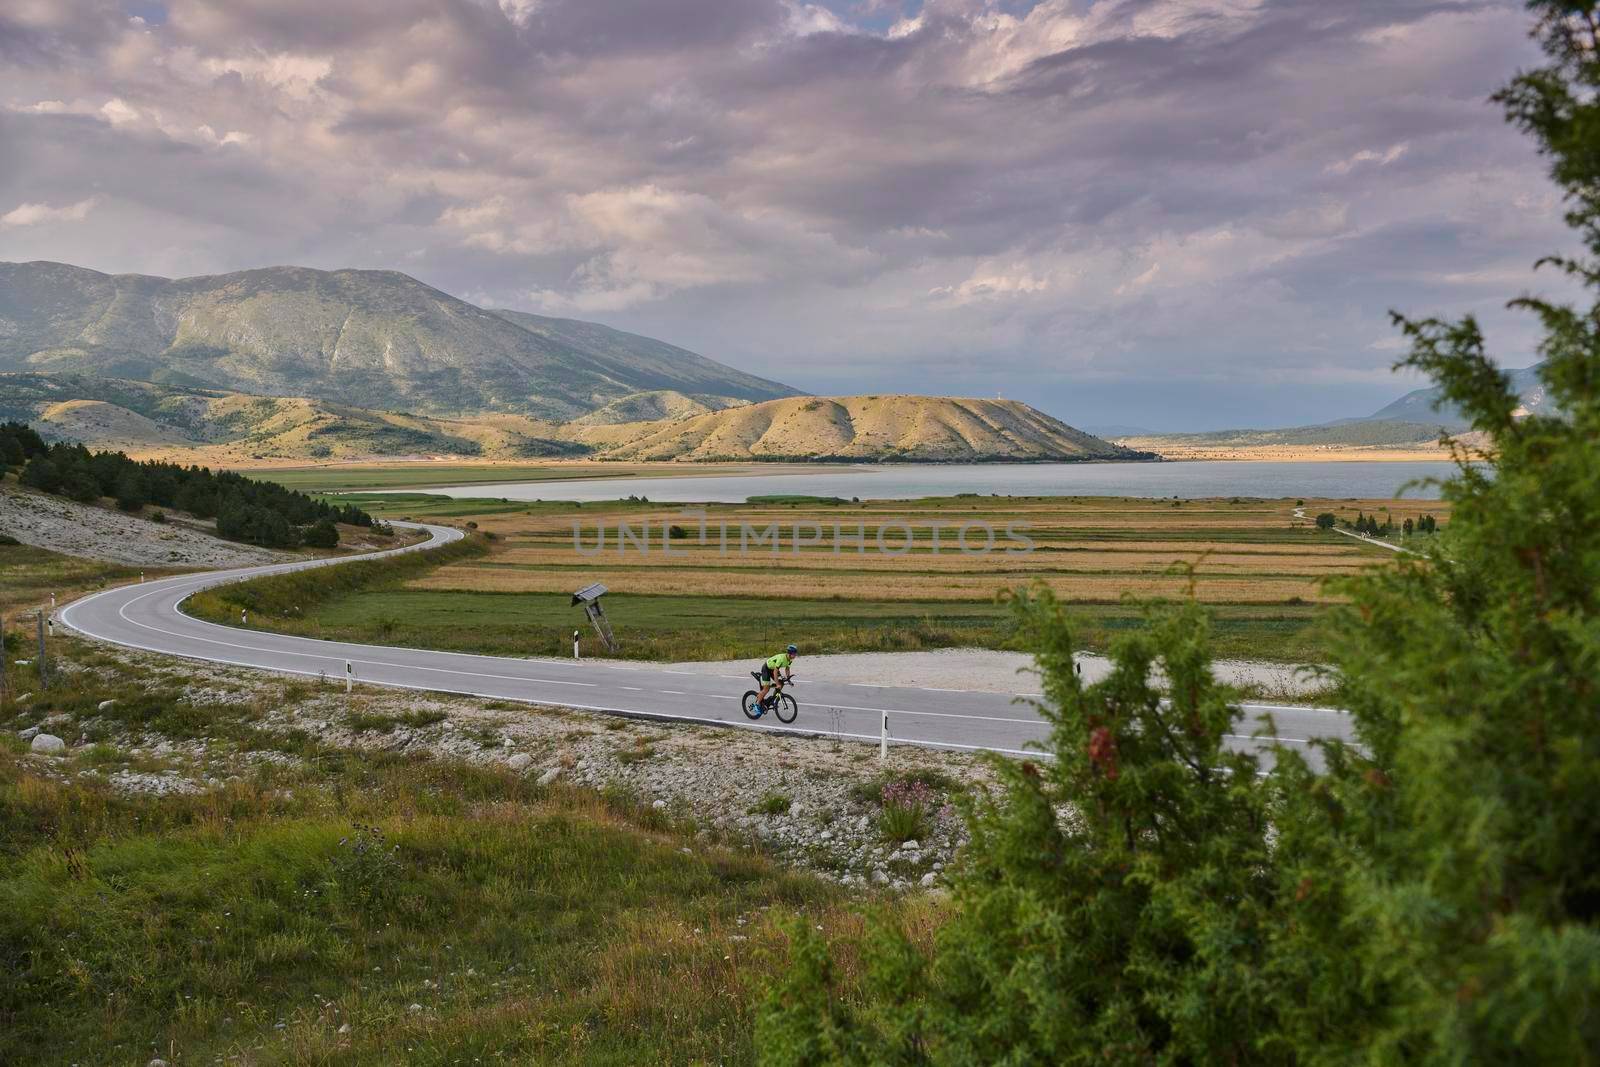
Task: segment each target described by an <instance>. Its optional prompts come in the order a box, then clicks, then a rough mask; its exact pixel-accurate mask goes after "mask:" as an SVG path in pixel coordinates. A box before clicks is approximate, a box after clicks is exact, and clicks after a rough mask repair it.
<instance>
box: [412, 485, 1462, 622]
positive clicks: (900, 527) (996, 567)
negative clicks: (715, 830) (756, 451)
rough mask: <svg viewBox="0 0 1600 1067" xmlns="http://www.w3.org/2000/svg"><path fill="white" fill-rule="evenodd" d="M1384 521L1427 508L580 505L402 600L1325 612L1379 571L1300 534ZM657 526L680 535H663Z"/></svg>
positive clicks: (498, 539)
mask: <svg viewBox="0 0 1600 1067" xmlns="http://www.w3.org/2000/svg"><path fill="white" fill-rule="evenodd" d="M1384 509H1387V511H1388V514H1391V515H1393V516H1394V517H1395V521H1396V522H1399V521H1402V520H1403V519H1404V518H1405V517H1408V516H1411V517H1416V516H1420V515H1421V514H1424V513H1432V514H1435V515H1441V516H1442V514H1443V508H1442V507H1441V506H1440V505H1438V504H1437V503H1420V502H1414V501H1405V502H1397V501H1373V500H1368V501H1355V502H1349V501H1340V502H1338V503H1337V504H1334V503H1332V502H1322V501H1308V502H1307V503H1306V505H1305V507H1304V509H1303V510H1304V512H1305V515H1304V517H1297V516H1296V515H1295V511H1296V506H1295V503H1294V502H1292V501H1255V500H1252V501H1241V502H1240V503H1237V504H1235V503H1232V502H1229V501H1199V502H1185V503H1184V504H1183V505H1181V506H1173V505H1172V504H1171V503H1170V502H1160V501H1141V500H1104V499H1093V498H1082V499H1071V498H1068V499H1059V498H1058V499H1045V500H1039V499H1034V500H1017V501H1013V500H1005V501H999V500H995V499H976V500H974V499H969V498H955V499H949V500H939V501H911V502H905V503H903V504H902V503H898V502H894V503H885V502H873V503H869V504H864V505H863V504H843V505H813V504H798V505H784V504H776V505H712V506H711V507H710V508H709V509H707V513H706V515H705V519H704V530H703V531H702V525H701V519H700V517H699V516H698V515H686V514H685V512H684V511H683V510H682V509H681V508H678V507H673V506H657V507H643V508H641V507H637V506H631V507H630V506H623V505H604V504H600V505H596V504H590V505H586V506H585V507H583V508H581V509H576V508H574V509H571V510H547V509H541V510H537V511H534V510H532V509H530V511H529V512H528V513H517V512H515V511H512V512H507V513H500V514H494V515H485V516H482V517H480V518H478V519H477V520H476V521H478V523H479V526H480V528H481V529H482V530H484V531H486V532H488V533H492V534H494V535H495V537H494V540H493V542H492V544H493V548H492V550H491V552H490V554H489V555H488V556H487V557H486V558H483V559H479V560H474V561H470V562H463V563H457V564H452V565H450V566H446V567H442V568H440V569H438V570H436V571H434V572H432V573H430V574H427V575H425V576H423V577H419V578H417V579H415V580H414V581H412V582H411V583H409V585H408V588H413V589H419V590H433V591H440V590H457V591H481V592H494V593H515V592H529V593H557V592H563V591H570V590H571V589H572V588H574V587H575V586H576V585H577V584H582V582H583V581H602V582H604V583H605V584H606V585H607V586H608V587H610V588H611V589H612V590H614V591H616V592H618V593H631V594H643V595H669V596H719V597H729V596H731V597H762V596H769V595H803V596H805V597H808V598H821V599H833V600H873V601H928V600H953V601H983V600H990V599H992V598H993V597H994V595H995V593H996V592H997V591H998V590H999V589H1001V588H1006V587H1015V586H1019V585H1027V584H1030V583H1033V582H1042V583H1043V584H1045V585H1047V586H1049V587H1050V588H1051V589H1053V590H1054V591H1055V592H1056V593H1057V594H1058V595H1060V596H1062V597H1063V598H1065V599H1067V600H1070V601H1078V602H1092V603H1105V602H1107V601H1116V600H1118V599H1120V598H1121V597H1123V596H1124V595H1134V596H1141V597H1144V596H1156V595H1163V596H1171V595H1181V594H1182V593H1183V592H1185V591H1186V590H1187V588H1188V587H1189V582H1190V578H1189V576H1188V568H1193V575H1194V577H1193V581H1194V588H1195V591H1196V593H1197V595H1198V596H1199V597H1200V598H1201V599H1202V600H1204V601H1207V602H1211V603H1227V604H1282V603H1297V602H1308V603H1317V602H1326V601H1328V600H1331V599H1333V594H1331V593H1330V592H1328V591H1327V590H1325V589H1324V588H1323V580H1324V579H1326V578H1330V577H1337V576H1341V575H1349V574H1354V573H1356V572H1358V571H1360V570H1361V569H1363V568H1365V567H1369V566H1372V565H1374V564H1382V563H1384V562H1385V561H1386V560H1387V559H1388V557H1389V555H1390V554H1389V553H1388V552H1386V551H1385V550H1383V549H1380V548H1376V547H1374V546H1371V545H1367V544H1363V543H1362V542H1360V541H1357V540H1354V539H1352V538H1348V537H1344V536H1341V535H1339V534H1337V533H1329V532H1323V531H1319V530H1317V529H1316V528H1315V526H1314V524H1313V521H1312V517H1314V516H1315V515H1316V514H1317V513H1318V512H1319V511H1321V510H1333V511H1335V512H1337V513H1340V514H1343V513H1344V512H1346V511H1348V512H1349V514H1350V515H1351V516H1353V515H1354V514H1355V512H1356V511H1357V510H1360V511H1365V512H1374V513H1381V512H1383V511H1384ZM973 523H982V524H987V526H988V528H989V529H992V530H993V531H994V542H993V544H994V548H993V550H991V551H980V549H982V548H983V547H984V546H985V545H987V544H988V543H989V542H988V536H987V534H986V533H985V532H984V531H983V528H982V527H980V526H974V527H971V528H970V529H969V531H968V534H967V536H966V542H965V543H966V547H967V548H968V549H969V551H965V552H964V551H962V550H961V547H960V544H959V540H958V538H959V536H960V525H961V524H973ZM673 526H678V527H679V528H680V531H679V532H680V534H681V535H682V536H678V537H672V536H669V534H668V531H669V529H670V528H671V527H673ZM1008 528H1009V529H1010V531H1011V533H1012V534H1013V535H1014V536H1012V537H1008V535H1007V530H1008ZM936 529H937V532H938V535H939V543H938V545H937V547H936V546H935V544H934V533H935V530H936ZM602 530H604V540H603V541H602V540H601V531H602ZM880 536H881V547H880ZM908 537H909V541H908ZM857 538H859V539H860V542H861V543H859V544H858V543H857V541H856V539H857ZM1018 538H1027V539H1028V543H1024V542H1023V541H1021V540H1019V539H1018ZM600 546H603V547H600ZM908 546H909V550H908Z"/></svg>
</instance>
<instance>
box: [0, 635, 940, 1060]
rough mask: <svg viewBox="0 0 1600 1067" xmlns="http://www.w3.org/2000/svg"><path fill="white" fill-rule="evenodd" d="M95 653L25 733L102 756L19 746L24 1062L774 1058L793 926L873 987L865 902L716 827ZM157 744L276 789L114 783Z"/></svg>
mask: <svg viewBox="0 0 1600 1067" xmlns="http://www.w3.org/2000/svg"><path fill="white" fill-rule="evenodd" d="M67 644H68V647H67V648H65V649H64V650H63V653H62V656H63V658H65V659H67V660H70V661H73V662H72V663H71V664H70V665H69V669H67V670H64V671H62V675H61V676H62V682H61V683H60V684H58V685H56V686H54V687H52V689H51V690H50V691H49V692H48V693H47V694H39V695H38V696H37V697H36V699H35V701H34V702H33V703H31V704H30V706H29V707H28V708H27V709H26V711H25V712H24V711H19V710H18V709H8V710H6V711H4V712H3V713H0V714H3V716H4V718H5V719H6V721H7V725H8V726H11V727H14V726H15V725H16V723H18V722H22V721H38V720H39V719H40V718H41V717H44V716H46V715H57V716H65V717H67V718H68V720H69V725H70V731H63V732H67V733H68V735H69V736H70V737H72V738H76V736H77V734H78V733H79V731H80V730H81V731H84V732H86V733H87V734H88V736H89V739H90V741H91V742H93V743H91V744H86V745H83V746H80V747H75V748H74V749H73V750H72V752H71V754H70V755H69V756H68V757H67V758H65V759H63V760H56V761H49V762H48V763H45V762H41V761H39V760H36V759H30V758H29V757H26V756H24V755H23V754H22V752H23V749H24V747H25V746H24V744H23V742H21V741H20V740H18V739H17V737H16V734H15V733H14V730H13V729H9V728H8V729H5V730H3V731H0V967H3V968H4V970H5V974H6V981H4V982H0V1063H7V1064H23V1063H61V1064H67V1063H84V1064H89V1063H94V1064H102V1063H104V1064H111V1063H127V1064H142V1063H145V1062H147V1061H148V1060H150V1059H151V1058H152V1057H160V1058H162V1059H165V1060H167V1061H168V1062H173V1063H212V1062H224V1061H225V1062H230V1063H232V1062H248V1063H255V1064H269V1063H324V1062H339V1063H351V1064H374V1065H377V1064H393V1063H407V1064H440V1065H443V1064H456V1063H472V1062H483V1063H491V1062H522V1063H527V1062H537V1063H585V1064H592V1063H598V1064H636V1063H663V1062H675V1063H749V1062H752V1061H753V1059H754V1049H753V1047H752V1039H751V1031H752V1026H753V1020H754V1016H755V1013H756V1010H757V1008H758V1006H759V1004H760V1002H761V999H762V997H763V995H764V994H765V991H766V989H767V988H768V987H769V986H770V985H771V984H772V982H773V981H774V980H775V978H776V968H777V967H779V966H781V960H782V954H781V953H782V950H783V946H784V944H785V942H786V937H787V935H786V933H785V930H786V927H787V924H789V923H791V922H794V921H805V922H807V923H809V924H811V925H813V926H816V927H818V928H821V929H823V930H824V931H826V932H827V934H828V936H829V937H830V938H831V939H836V940H838V941H839V942H840V943H841V944H844V945H846V948H845V959H846V969H847V971H846V973H847V981H848V980H849V979H848V975H849V973H850V968H851V967H852V966H853V964H851V963H850V962H849V961H850V960H851V959H852V958H853V957H852V955H851V953H852V951H853V950H851V949H850V948H849V947H848V945H849V944H850V943H851V942H853V939H854V938H855V937H856V936H858V934H859V933H860V931H861V926H862V924H861V920H860V918H859V917H858V915H857V914H856V910H857V909H856V907H855V906H853V905H852V902H851V898H849V897H848V896H847V895H846V893H845V891H844V890H842V889H840V888H839V887H837V886H834V885H832V884H830V883H825V882H823V881H820V880H818V879H816V878H814V877H810V876H806V875H802V874H796V873H788V872H785V871H783V870H781V869H779V868H778V867H776V866H775V865H774V864H773V863H772V862H770V861H769V860H768V859H766V858H764V857H763V856H761V855H758V854H756V853H752V852H748V851H742V850H737V849H733V848H728V847H722V846H719V845H716V844H712V843H709V842H707V841H705V840H701V839H699V838H697V837H696V836H695V830H696V826H695V825H694V823H693V821H692V820H691V819H690V818H689V817H688V816H687V815H684V814H681V813H678V812H676V811H675V810H673V809H666V810H663V809H658V808H654V807H652V806H650V805H649V804H647V803H643V802H641V801H639V800H637V799H636V798H635V797H634V796H633V795H632V794H630V793H628V792H627V791H626V790H623V789H619V788H612V789H610V790H608V791H604V792H594V791H590V790H580V789H572V788H563V787H561V786H560V785H556V786H550V787H540V786H538V785H536V784H535V783H534V782H533V781H532V780H531V779H529V778H524V777H519V776H518V775H516V774H514V773H511V772H509V771H506V770H503V769H500V768H498V767H496V768H485V767H481V766H475V765H470V764H466V763H457V762H451V761H446V760H443V759H438V760H433V759H429V758H427V753H426V752H422V753H410V754H401V753H395V752H388V751H384V750H369V751H361V750H353V749H335V748H330V747H326V746H325V745H323V743H322V742H321V741H319V740H318V739H317V738H316V737H313V736H309V735H308V734H307V733H306V732H305V731H289V732H287V733H285V732H283V731H281V730H277V729H273V730H268V729H262V728H261V726H260V724H261V723H262V722H263V721H264V720H265V717H266V716H267V715H268V714H270V713H272V712H274V711H275V710H276V709H278V708H280V707H282V706H284V705H292V704H295V703H296V702H298V701H303V700H306V699H307V692H308V691H310V690H314V689H315V688H316V687H315V683H307V682H302V681H284V682H269V683H264V688H262V689H259V690H255V691H252V693H251V695H249V696H247V697H241V696H238V695H234V696H228V695H221V696H217V697H216V698H215V699H202V698H199V697H196V696H195V695H193V694H192V693H188V692H186V690H185V689H184V688H183V685H182V682H181V678H174V677H173V676H171V675H155V674H151V673H149V672H148V671H142V670H140V669H130V668H129V667H128V666H127V665H126V664H122V665H118V664H117V663H116V661H115V660H113V659H112V657H109V656H107V655H105V654H104V653H100V652H97V651H96V650H94V649H93V648H92V647H90V646H87V645H82V644H73V643H67ZM229 699H231V700H233V701H235V703H223V702H220V701H225V700H229ZM108 700H109V701H114V703H113V704H111V705H108V706H107V707H104V708H103V707H102V706H101V705H102V703H103V702H105V701H108ZM52 721H58V720H52ZM56 728H57V729H58V730H59V729H61V727H59V726H58V727H56ZM152 734H153V735H156V736H159V737H162V738H165V739H166V740H168V741H169V742H173V743H175V744H176V745H177V746H179V750H181V751H183V752H188V751H190V748H189V747H188V746H195V745H202V746H203V748H201V749H199V750H198V751H200V753H201V754H200V755H199V756H196V757H194V758H197V759H201V760H203V761H204V762H205V765H206V766H207V767H208V768H209V767H211V766H212V765H213V764H214V763H216V764H219V765H220V764H224V763H226V764H227V765H229V766H233V767H239V766H244V767H248V768H251V769H250V770H246V771H244V772H243V773H241V774H239V775H238V776H236V777H230V778H229V779H228V780H227V781H226V782H225V783H223V784H220V785H217V786H215V787H214V788H211V789H210V790H208V791H207V792H204V793H202V794H200V795H193V796H185V795H174V796H167V797H159V798H158V797H153V796H149V795H144V796H139V795H128V794H125V793H122V792H118V791H116V790H114V789H112V788H111V787H110V786H109V784H108V783H107V782H106V780H105V776H106V775H107V774H108V772H112V771H122V770H124V769H127V770H133V771H142V772H147V773H148V772H155V773H159V772H160V770H161V768H162V767H163V766H164V765H165V764H166V762H167V761H169V760H170V759H172V758H174V757H177V756H178V755H179V750H167V749H164V748H163V749H159V750H158V749H156V748H152V747H146V748H142V749H141V748H134V749H132V750H129V749H128V748H126V747H124V746H119V745H117V744H114V743H112V742H113V741H114V740H115V739H116V738H118V737H122V738H124V739H126V738H127V737H129V736H133V737H145V738H148V737H151V736H152ZM145 744H146V745H148V744H149V742H148V741H147V742H145ZM162 751H166V752H169V755H167V756H162V755H160V754H159V752H162ZM230 761H231V762H230ZM86 771H92V772H95V773H94V774H92V775H90V776H89V777H85V776H84V772H86ZM214 773H217V774H226V773H228V772H227V771H225V770H217V771H215V772H214ZM64 778H72V779H73V781H72V783H71V784H70V785H68V784H63V779H64ZM879 906H881V907H882V908H885V909H888V910H889V912H890V913H891V914H894V915H897V916H899V917H901V918H902V919H903V920H904V921H905V922H906V923H907V924H908V925H909V926H911V927H912V928H913V929H922V930H926V929H929V928H931V926H932V924H933V923H935V922H936V921H937V912H936V908H937V905H936V904H935V903H933V902H930V901H927V900H914V899H908V900H895V899H886V900H884V901H882V902H881V904H880V905H879Z"/></svg>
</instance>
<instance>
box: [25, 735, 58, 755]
mask: <svg viewBox="0 0 1600 1067" xmlns="http://www.w3.org/2000/svg"><path fill="white" fill-rule="evenodd" d="M28 748H29V749H30V750H31V751H33V752H38V753H40V754H42V755H45V756H59V755H60V754H61V753H63V752H65V751H66V750H67V743H66V742H65V741H63V740H61V738H59V737H57V736H56V735H55V734H35V735H34V738H33V743H32V744H30V745H29V746H28Z"/></svg>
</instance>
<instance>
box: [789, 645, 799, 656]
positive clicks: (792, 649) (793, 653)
mask: <svg viewBox="0 0 1600 1067" xmlns="http://www.w3.org/2000/svg"><path fill="white" fill-rule="evenodd" d="M787 651H788V653H789V655H791V656H793V655H795V654H796V653H797V652H799V651H800V650H799V649H798V648H796V647H794V646H793V645H790V646H789V648H788V649H787Z"/></svg>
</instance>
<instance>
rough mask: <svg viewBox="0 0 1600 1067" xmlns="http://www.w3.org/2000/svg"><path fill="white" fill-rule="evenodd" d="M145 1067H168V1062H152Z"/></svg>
mask: <svg viewBox="0 0 1600 1067" xmlns="http://www.w3.org/2000/svg"><path fill="white" fill-rule="evenodd" d="M144 1067H167V1061H166V1060H151V1061H150V1062H149V1063H147V1064H145V1065H144Z"/></svg>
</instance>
